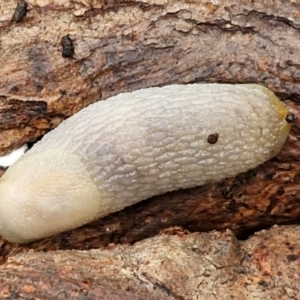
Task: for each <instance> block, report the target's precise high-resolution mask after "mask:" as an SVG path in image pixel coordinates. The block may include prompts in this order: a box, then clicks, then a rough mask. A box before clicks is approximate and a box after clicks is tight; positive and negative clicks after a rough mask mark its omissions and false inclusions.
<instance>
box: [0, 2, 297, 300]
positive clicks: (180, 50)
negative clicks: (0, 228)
mask: <svg viewBox="0 0 300 300" xmlns="http://www.w3.org/2000/svg"><path fill="white" fill-rule="evenodd" d="M17 3H18V1H15V0H10V1H0V64H1V66H2V72H1V77H0V155H3V154H5V153H7V152H9V151H11V150H12V149H14V148H18V147H19V146H21V145H23V144H24V143H26V142H33V141H35V140H36V139H37V138H39V137H40V136H41V135H43V134H44V133H46V132H47V131H49V130H51V129H52V128H54V127H55V126H57V125H58V124H59V123H60V122H61V121H62V120H64V119H65V118H67V117H68V116H70V115H72V114H74V113H75V112H77V111H78V110H80V109H81V108H83V107H85V106H87V105H88V104H90V103H93V102H95V101H97V100H99V99H105V98H107V97H109V96H111V95H115V94H118V93H120V92H124V91H130V90H136V89H139V88H145V87H148V86H154V85H166V84H172V83H190V82H231V83H245V82H256V83H262V84H264V85H265V86H267V87H269V88H270V89H272V90H273V91H274V92H275V93H277V94H278V95H279V96H280V97H281V98H282V99H283V100H289V101H286V103H287V105H288V107H289V108H290V110H291V111H292V112H294V113H295V115H296V122H295V124H294V126H293V130H292V133H291V135H290V137H289V140H288V142H287V144H286V146H285V148H284V149H283V150H282V151H281V153H280V154H279V155H278V156H277V157H276V158H275V159H273V160H271V161H269V162H267V163H265V164H264V165H262V166H260V167H258V168H256V169H255V170H251V171H249V172H247V173H244V174H240V175H239V176H237V177H236V178H230V179H227V180H225V181H223V182H220V183H217V184H211V185H206V186H202V187H197V188H194V189H189V190H182V191H178V192H173V193H168V194H166V195H162V196H158V197H155V198H153V199H150V200H148V201H144V202H142V203H139V204H137V205H135V206H133V207H130V208H127V209H125V210H124V211H122V212H119V213H116V214H113V215H111V216H108V217H106V218H103V219H101V220H99V221H97V222H94V223H92V224H89V225H87V226H84V227H82V228H79V229H76V230H73V231H71V232H67V233H63V234H60V235H58V236H55V237H52V238H49V239H44V240H42V241H38V242H35V243H32V244H30V245H25V246H17V245H10V244H8V243H4V244H3V245H2V248H1V251H2V259H3V262H4V260H5V258H6V257H7V255H8V253H11V254H10V256H9V259H8V261H6V262H5V263H4V264H3V265H2V266H1V268H0V273H2V274H1V275H0V277H1V278H2V279H0V282H1V286H0V293H2V294H1V297H2V298H9V299H16V298H18V297H19V299H21V298H22V297H23V298H25V299H32V298H33V297H35V299H39V297H40V298H41V299H53V298H55V297H56V298H57V299H70V297H75V298H78V299H81V298H82V299H95V298H98V299H102V298H103V299H127V298H128V299H204V298H203V297H204V294H201V293H202V292H203V293H205V292H207V291H210V292H209V293H211V294H207V295H205V299H226V298H225V296H224V295H228V298H229V295H231V293H233V295H236V297H235V299H254V298H255V297H256V293H260V294H259V295H261V296H259V298H260V299H264V298H266V299H267V298H268V297H269V298H270V299H279V298H278V297H277V296H274V295H277V294H276V293H279V295H282V297H281V298H280V299H300V295H299V290H297V287H296V286H295V284H296V283H298V286H299V285H300V284H299V282H300V280H299V277H297V278H296V277H295V276H296V275H295V274H298V275H299V268H300V265H299V245H293V243H294V242H295V243H296V241H297V236H296V235H297V232H298V235H299V228H298V227H290V228H292V229H288V232H289V233H284V234H286V235H283V232H285V230H286V229H285V227H283V228H282V229H281V228H277V229H273V230H272V231H270V232H263V233H260V234H258V235H257V236H255V237H253V238H252V239H249V243H250V242H251V241H256V243H257V245H258V246H257V247H261V248H253V249H256V250H255V253H254V252H252V251H254V250H253V249H252V248H251V249H250V248H247V247H246V246H245V247H246V248H245V251H246V252H247V251H248V252H247V253H250V254H251V253H252V254H253V253H254V254H255V255H256V256H255V257H256V258H253V257H251V256H250V254H249V255H248V256H247V255H246V256H244V259H243V260H242V261H243V263H244V269H243V270H242V271H241V270H240V269H238V268H237V269H234V268H235V267H230V268H225V269H223V268H222V267H218V266H217V267H216V265H215V264H210V267H212V266H215V268H216V270H214V271H215V272H221V269H222V272H223V273H222V274H221V273H218V275H214V276H210V274H208V276H206V275H207V274H206V272H205V271H203V272H202V273H201V276H202V277H201V276H200V275H199V273H197V272H200V271H199V270H200V269H201V267H199V268H200V269H199V270H198V271H197V270H195V269H194V267H195V266H198V265H199V262H198V261H197V260H204V261H205V260H206V259H204V258H203V255H202V254H203V253H205V254H206V255H207V253H210V252H211V248H208V249H207V252H205V251H204V250H203V251H204V252H201V251H202V250H201V251H200V252H201V253H200V254H199V253H198V254H199V255H198V256H197V257H196V258H195V257H194V256H193V255H192V254H191V253H192V252H193V251H192V250H191V251H192V252H190V253H186V252H185V250H184V249H185V248H187V249H192V246H190V243H191V241H193V242H194V241H195V239H196V237H197V239H198V238H199V239H204V240H206V239H207V240H206V241H207V244H210V243H213V241H214V240H215V239H216V237H217V238H220V240H222V239H226V238H228V236H231V234H230V233H228V232H227V233H224V234H221V233H213V234H202V235H201V234H191V235H187V236H184V237H182V236H181V237H176V236H172V237H165V236H158V237H155V238H153V239H149V240H146V241H143V242H140V243H138V244H136V245H134V246H133V247H132V248H131V246H119V247H117V248H114V249H113V250H111V251H112V252H111V251H110V252H103V253H106V254H105V255H107V256H105V257H106V258H103V256H102V255H104V254H101V253H102V252H99V250H93V251H89V252H84V251H81V252H80V251H72V252H69V251H53V252H52V251H50V250H56V249H81V250H82V249H90V248H98V247H100V246H109V245H111V243H134V242H136V241H138V240H141V239H144V238H146V237H149V236H154V235H155V234H157V233H158V232H159V231H160V230H162V229H164V228H167V227H169V226H177V225H179V226H182V227H183V228H185V229H187V230H190V231H209V230H212V229H217V230H225V229H227V228H230V229H231V230H232V231H233V233H234V234H236V235H237V236H238V237H245V236H247V235H248V234H249V233H252V232H253V231H255V230H258V229H261V228H267V227H268V226H271V225H273V224H275V223H276V224H291V223H296V222H299V218H300V204H299V203H300V201H299V200H300V196H299V186H300V185H299V184H300V172H299V170H300V161H299V157H300V156H299V154H300V153H299V141H298V138H299V136H300V135H299V128H300V127H299V125H300V110H299V108H298V106H297V105H296V103H297V101H299V99H300V71H299V65H300V52H299V43H300V40H299V36H300V34H299V33H300V1H299V0H293V1H285V0H273V1H271V0H270V1H268V0H266V1H244V0H239V1H238V0H235V1H233V0H224V1H213V0H211V1H194V2H192V1H187V0H185V1H184V0H182V1H175V0H172V1H171V0H169V1H167V0H166V1H161V0H145V1H127V0H118V1H114V0H113V1H110V0H108V1H107V0H104V1H94V0H81V1H80V0H78V1H72V0H64V1H62V0H27V3H28V11H27V13H26V14H25V16H23V17H22V12H21V11H17V13H16V14H15V10H16V7H17ZM13 16H14V17H13ZM67 36H68V37H69V38H66V37H67ZM62 39H63V40H64V42H63V44H64V46H62V45H61V41H62ZM68 43H69V44H68ZM72 44H73V46H74V54H73V53H72ZM1 172H4V170H0V174H1ZM0 199H1V195H0ZM281 230H282V232H281ZM289 230H292V232H293V233H290V231H289ZM274 232H276V234H275V236H276V239H275V238H274V239H273V238H270V239H269V240H268V241H270V245H268V246H267V248H264V246H263V244H260V243H263V241H264V239H265V238H266V237H267V236H268V235H271V236H273V234H274ZM281 233H282V235H281ZM172 239H175V240H176V241H175V242H174V241H173V240H172ZM281 239H283V240H284V239H286V240H284V241H283V240H281ZM231 240H234V238H233V237H231ZM173 242H174V243H175V244H176V243H179V244H178V245H177V244H176V245H177V246H178V247H179V248H180V249H179V250H178V252H177V251H175V248H176V247H177V246H176V247H173V248H172V246H170V245H173V244H172V243H173ZM285 242H286V243H290V245H292V246H291V247H290V246H287V245H286V244H285ZM143 243H145V244H143ZM197 243H198V242H197ZM201 243H202V242H201ZM234 243H235V245H236V244H238V245H239V242H237V241H235V242H234ZM247 243H248V241H246V242H245V244H243V243H242V244H243V245H248V244H247ZM152 244H153V245H152ZM175 244H174V245H175ZM204 244H206V243H204ZM141 245H142V246H143V247H145V249H146V250H147V249H153V250H152V251H153V256H151V260H147V259H146V257H147V256H150V255H148V254H147V253H146V252H145V253H144V255H145V257H143V258H141V259H140V260H137V261H135V262H133V261H132V260H133V259H132V258H131V260H128V261H127V260H126V259H129V258H130V255H131V254H130V255H129V253H137V254H138V255H142V254H139V253H138V252H139V251H142V250H141V249H140V248H138V247H141ZM168 245H169V246H168ZM249 245H250V244H249ZM274 245H276V246H274ZM152 246H153V248H151V247H152ZM202 246H203V244H201V247H200V248H201V249H202ZM155 247H156V248H155ZM164 247H166V248H164ZM168 247H169V248H168ZM189 247H191V248H189ZM203 247H204V246H203ZM234 247H235V246H234ZM239 247H240V246H239ZM268 247H273V248H268ZM29 249H34V251H29V252H28V253H27V251H28V250H29ZM36 249H39V250H47V251H48V252H46V253H42V252H35V251H36ZM265 249H271V250H270V251H273V252H272V253H269V254H268V253H266V252H265V251H266V250H265ZM277 249H278V251H282V253H281V254H282V255H281V254H280V253H278V254H277V252H276V251H277ZM295 249H297V250H295ZM275 250H276V251H275ZM19 251H21V254H16V255H13V254H12V253H16V252H19ZM131 251H132V252H131ZM149 251H150V250H149ZM180 251H182V253H181V252H180ZM186 251H188V250H186ZM237 251H239V250H237ZM274 251H275V252H276V253H274ZM286 251H290V252H288V253H289V254H286V253H287V252H286ZM297 251H298V252H297ZM196 252H197V251H196ZM99 253H100V254H99ZM117 253H119V254H117ZM120 253H122V255H121V254H120ZM141 253H143V252H141ZM168 253H169V254H168ZM193 253H194V252H193ZM159 254H162V255H164V258H161V260H159ZM167 254H168V255H169V256H168V258H167V263H166V262H165V260H166V259H165V257H166V255H167ZM196 254H197V253H196ZM196 254H195V255H196ZM254 254H253V255H254ZM285 254H286V255H287V256H284V255H285ZM110 255H112V256H110ZM114 255H115V256H114ZM118 255H119V256H118ZM132 255H133V254H132ZM151 255H152V254H151ZM190 255H192V257H193V258H195V259H196V260H195V261H193V260H191V261H190V262H189V263H187V261H189V260H188V259H187V257H186V256H190ZM227 255H228V257H229V256H231V255H232V254H230V255H229V254H227ZM288 255H292V256H289V257H290V258H291V257H292V258H294V259H292V262H291V261H290V259H287V257H288ZM177 256H178V257H181V256H182V257H183V258H182V262H180V261H177ZM128 257H129V258H128ZM234 257H236V260H235V262H233V265H234V266H235V263H237V264H238V265H239V264H240V263H241V260H240V259H241V253H238V254H236V256H235V255H233V257H232V258H231V259H233V260H234ZM245 257H246V260H245ZM266 257H267V261H266ZM100 258H101V259H100ZM102 258H103V261H104V262H102ZM228 259H229V258H228ZM247 259H250V260H251V259H252V260H253V261H252V263H253V265H252V266H250V263H249V265H247V263H245V261H247ZM255 259H256V260H257V261H255V262H254V260H255ZM174 260H175V261H174ZM83 261H84V262H85V263H84V264H83ZM137 262H138V263H137ZM151 262H153V263H154V264H157V266H155V267H154V270H153V272H154V273H151V267H150V266H149V263H151ZM275 262H276V264H275ZM102 263H103V265H102ZM172 263H174V265H172ZM177 263H178V264H177ZM126 264H127V265H126ZM159 264H161V265H166V266H167V267H168V268H169V269H167V270H168V272H163V271H162V269H160V268H161V267H159ZM197 264H198V265H197ZM93 265H94V267H95V268H93ZM110 265H111V269H110V270H107V269H105V268H106V267H107V268H109V266H110ZM120 265H121V266H122V267H123V266H126V267H124V269H122V268H121V267H120ZM137 265H138V268H140V269H141V270H142V269H143V268H146V269H147V270H146V269H145V270H142V271H139V272H137V271H136V270H137V269H136V268H137ZM221 265H222V264H221ZM225 265H226V264H225ZM254 266H255V267H254ZM102 268H104V269H103V271H102ZM148 268H149V269H148ZM203 268H204V267H203ZM253 268H254V269H253ZM284 268H287V269H284ZM190 269H191V271H190V272H192V273H188V274H187V272H189V270H190ZM208 269H209V268H208ZM229 269H230V272H233V273H230V272H228V274H234V275H232V276H233V277H232V278H234V280H236V281H234V282H235V283H234V284H233V283H232V281H231V279H228V282H229V283H226V282H225V285H223V284H224V283H222V284H219V281H218V280H222V279H224V278H229V277H230V276H231V275H228V274H227V273H226V272H227V271H228V270H229ZM233 269H234V271H232V270H233ZM99 270H101V271H99ZM120 270H121V271H120ZM124 270H125V271H124ZM126 270H130V271H128V272H126ZM158 270H159V271H158ZM201 270H202V269H201ZM237 270H238V271H237ZM290 271H291V272H292V273H291V274H293V275H294V277H292V275H291V276H288V275H286V274H287V272H290ZM89 272H91V274H89ZM148 272H149V273H148ZM155 272H157V273H155ZM176 272H178V274H177V273H176ZM207 272H208V273H210V271H207ZM251 272H253V273H251ZM47 274H48V275H47ZM145 274H146V275H145ZM226 274H227V275H226ZM46 275H47V276H48V277H47V276H46ZM58 275H59V276H58ZM250 275H251V276H250ZM49 276H50V277H49ZM168 276H173V278H169V277H168ZM199 276H200V277H199ZM228 276H229V277H228ZM4 278H6V279H5V280H4ZM9 278H10V279H9ZM40 278H42V280H41V279H40ZM47 278H48V279H47ZM195 278H196V279H195ZM203 278H204V279H203ZM207 278H209V279H207ZM230 278H231V277H230ZM1 280H2V281H1ZM198 280H199V281H198ZM201 280H204V281H201ZM224 280H225V279H224ZM243 280H244V281H243ZM225 281H226V280H225ZM201 282H203V285H204V288H203V289H202V286H201ZM236 282H239V284H240V285H241V286H244V289H245V290H244V291H243V290H242V289H241V290H240V291H239V292H238V290H237V287H238V284H237V283H236ZM215 284H216V285H217V286H218V289H217V290H212V289H209V287H210V286H213V285H215ZM283 284H286V285H287V288H284V285H283ZM199 286H200V287H201V288H199ZM245 286H250V288H249V291H250V290H251V293H250V294H247V292H246V291H247V289H246V288H245ZM56 287H57V288H56ZM189 288H190V289H189ZM149 291H151V292H149ZM72 293H75V294H72ZM76 293H77V294H76ZM193 293H194V294H193ZM218 293H219V294H218ZM234 293H235V294H234ZM239 293H240V294H239ZM268 293H269V294H268ZM272 293H273V294H272ZM249 295H250V296H249ZM213 296H214V297H215V298H213ZM221 296H222V297H223V298H222V297H221ZM273 296H274V297H273ZM26 297H27V298H26ZM30 297H31V298H30ZM64 297H65V298H64ZM80 297H81V298H80ZM84 297H85V298H84ZM105 297H106V298H105ZM134 297H136V298H134ZM151 297H152V298H151ZM209 297H211V298H209ZM218 297H220V298H218ZM226 297H227V296H226ZM238 297H239V298H238Z"/></svg>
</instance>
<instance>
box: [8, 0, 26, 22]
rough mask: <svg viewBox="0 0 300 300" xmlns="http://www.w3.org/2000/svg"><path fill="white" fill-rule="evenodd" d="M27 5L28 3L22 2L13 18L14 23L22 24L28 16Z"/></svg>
mask: <svg viewBox="0 0 300 300" xmlns="http://www.w3.org/2000/svg"><path fill="white" fill-rule="evenodd" d="M27 11H28V10H27V3H26V1H20V2H19V3H18V5H17V7H16V10H15V12H14V14H13V16H12V18H11V20H12V21H15V22H16V23H18V22H22V20H23V19H24V17H25V16H26V14H27Z"/></svg>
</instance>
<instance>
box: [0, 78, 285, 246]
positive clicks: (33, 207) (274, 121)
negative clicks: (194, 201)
mask: <svg viewBox="0 0 300 300" xmlns="http://www.w3.org/2000/svg"><path fill="white" fill-rule="evenodd" d="M288 116H289V114H288V110H287V109H286V108H285V107H284V106H283V104H282V103H281V102H280V101H279V99H278V98H277V97H276V96H275V95H274V94H273V93H272V92H271V91H270V90H268V89H267V88H265V87H263V86H260V85H256V84H240V85H231V84H188V85H169V86H165V87H153V88H146V89H141V90H137V91H134V92H129V93H122V94H119V95H117V96H114V97H111V98H109V99H107V100H105V101H99V102H97V103H95V104H92V105H90V106H88V107H87V108H85V109H83V110H81V111H80V112H78V113H77V114H75V115H74V116H72V117H70V118H69V119H67V120H65V121H64V122H62V124H60V125H59V126H58V127H57V128H56V129H54V130H53V131H51V132H49V133H48V134H46V135H45V136H44V137H43V139H42V140H41V141H39V142H38V143H36V144H35V145H34V146H33V147H32V148H31V149H30V150H29V151H28V152H27V153H25V154H24V155H23V156H22V157H21V158H20V159H19V160H18V161H17V162H16V163H14V164H13V165H12V166H11V167H10V168H9V169H8V170H7V172H6V173H5V174H4V175H3V176H2V178H1V179H0V198H1V199H0V234H1V236H2V237H3V238H5V239H7V240H8V241H11V242H17V243H25V242H29V241H33V240H37V239H40V238H44V237H48V236H51V235H54V234H57V233H59V232H63V231H67V230H70V229H73V228H76V227H79V226H81V225H83V224H86V223H89V222H91V221H93V220H96V219H98V218H100V217H103V216H106V215H108V214H110V213H112V212H116V211H119V210H121V209H123V208H124V207H126V206H129V205H132V204H134V203H137V202H139V201H142V200H144V199H147V198H149V197H152V196H154V195H159V194H163V193H166V192H168V191H173V190H178V189H184V188H190V187H195V186H199V185H203V184H206V183H209V182H216V181H220V180H222V179H224V178H227V177H231V176H235V175H237V174H239V173H241V172H244V171H247V170H249V169H251V168H254V167H256V166H257V165H259V164H261V163H263V162H265V161H266V160H268V159H270V158H272V157H273V156H275V155H276V154H277V153H278V152H279V150H280V149H281V147H282V146H283V144H284V142H285V140H286V138H287V135H288V133H289V130H290V127H291V124H290V118H289V117H288Z"/></svg>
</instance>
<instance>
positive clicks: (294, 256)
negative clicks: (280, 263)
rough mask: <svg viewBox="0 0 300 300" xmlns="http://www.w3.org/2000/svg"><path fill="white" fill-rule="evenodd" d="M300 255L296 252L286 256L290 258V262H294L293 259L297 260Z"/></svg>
mask: <svg viewBox="0 0 300 300" xmlns="http://www.w3.org/2000/svg"><path fill="white" fill-rule="evenodd" d="M298 258H299V257H298V256H297V255H294V254H290V255H287V256H286V259H287V260H288V262H292V261H296V260H297V259H298Z"/></svg>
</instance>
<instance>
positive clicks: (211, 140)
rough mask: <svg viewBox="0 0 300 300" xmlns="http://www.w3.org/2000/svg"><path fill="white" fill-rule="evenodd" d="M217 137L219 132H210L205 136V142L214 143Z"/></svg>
mask: <svg viewBox="0 0 300 300" xmlns="http://www.w3.org/2000/svg"><path fill="white" fill-rule="evenodd" d="M218 139H219V134H218V133H211V134H210V135H209V136H208V137H207V142H208V143H209V144H215V143H216V142H217V141H218Z"/></svg>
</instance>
